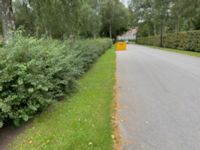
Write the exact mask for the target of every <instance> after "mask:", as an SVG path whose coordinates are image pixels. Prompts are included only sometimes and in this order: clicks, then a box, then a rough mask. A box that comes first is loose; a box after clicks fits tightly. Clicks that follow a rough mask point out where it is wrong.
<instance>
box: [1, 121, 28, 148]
mask: <svg viewBox="0 0 200 150" xmlns="http://www.w3.org/2000/svg"><path fill="white" fill-rule="evenodd" d="M26 127H27V124H26V125H23V126H22V127H19V128H16V127H13V126H6V127H4V128H2V129H0V150H7V149H8V146H9V144H11V142H12V141H13V140H14V139H15V138H16V137H17V135H19V134H20V133H22V132H23V131H24V130H25V129H26Z"/></svg>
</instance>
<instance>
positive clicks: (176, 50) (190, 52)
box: [145, 45, 200, 57]
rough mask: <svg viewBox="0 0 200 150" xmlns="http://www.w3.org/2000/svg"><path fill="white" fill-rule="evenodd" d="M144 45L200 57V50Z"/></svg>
mask: <svg viewBox="0 0 200 150" xmlns="http://www.w3.org/2000/svg"><path fill="white" fill-rule="evenodd" d="M145 46H147V47H150V48H156V49H159V50H165V51H169V52H175V53H179V54H185V55H189V56H195V57H200V52H192V51H186V50H180V49H172V48H162V47H157V46H149V45H145Z"/></svg>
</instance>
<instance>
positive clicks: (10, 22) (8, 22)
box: [0, 0, 15, 44]
mask: <svg viewBox="0 0 200 150" xmlns="http://www.w3.org/2000/svg"><path fill="white" fill-rule="evenodd" d="M0 9H1V19H2V28H3V29H2V30H3V38H4V43H5V44H7V43H8V42H9V39H10V38H11V37H12V36H13V31H14V30H15V19H14V14H13V9H12V0H0Z"/></svg>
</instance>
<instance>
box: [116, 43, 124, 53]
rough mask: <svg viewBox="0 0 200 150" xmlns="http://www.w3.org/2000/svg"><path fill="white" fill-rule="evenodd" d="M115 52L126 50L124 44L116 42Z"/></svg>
mask: <svg viewBox="0 0 200 150" xmlns="http://www.w3.org/2000/svg"><path fill="white" fill-rule="evenodd" d="M116 50H117V51H124V50H126V42H117V43H116Z"/></svg>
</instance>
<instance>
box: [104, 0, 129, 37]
mask: <svg viewBox="0 0 200 150" xmlns="http://www.w3.org/2000/svg"><path fill="white" fill-rule="evenodd" d="M101 13H102V24H103V26H102V31H101V32H102V35H104V36H105V35H106V36H107V35H109V37H110V38H112V37H113V35H116V34H120V33H121V32H124V31H126V30H127V28H128V27H129V23H130V14H129V9H128V8H125V6H124V5H123V4H122V3H121V2H120V1H119V0H107V1H105V3H104V5H103V7H102V11H101Z"/></svg>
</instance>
